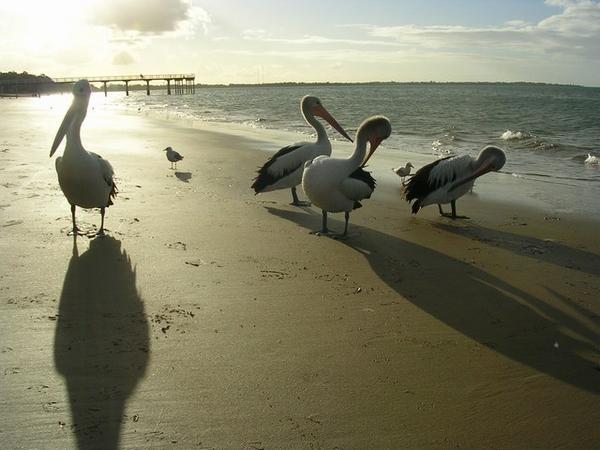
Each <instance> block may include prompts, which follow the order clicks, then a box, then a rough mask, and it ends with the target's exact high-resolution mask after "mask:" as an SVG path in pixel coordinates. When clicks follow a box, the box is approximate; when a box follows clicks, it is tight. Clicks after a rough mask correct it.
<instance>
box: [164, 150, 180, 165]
mask: <svg viewBox="0 0 600 450" xmlns="http://www.w3.org/2000/svg"><path fill="white" fill-rule="evenodd" d="M163 152H167V159H168V160H169V161H171V169H173V163H175V169H177V161H181V160H182V159H183V156H181V155H180V154H179V153H177V152H176V151H175V150H173V149H172V148H171V147H167V148H165V149H164V150H163Z"/></svg>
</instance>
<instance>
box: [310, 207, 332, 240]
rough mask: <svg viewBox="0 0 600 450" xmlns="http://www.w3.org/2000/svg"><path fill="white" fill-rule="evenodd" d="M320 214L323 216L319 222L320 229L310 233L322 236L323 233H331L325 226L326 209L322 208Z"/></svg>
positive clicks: (326, 234)
mask: <svg viewBox="0 0 600 450" xmlns="http://www.w3.org/2000/svg"><path fill="white" fill-rule="evenodd" d="M321 214H322V217H323V220H322V223H321V229H320V230H319V231H311V232H310V234H315V235H317V236H323V235H325V236H329V235H330V234H332V233H331V232H330V231H329V228H327V211H325V210H324V209H322V210H321Z"/></svg>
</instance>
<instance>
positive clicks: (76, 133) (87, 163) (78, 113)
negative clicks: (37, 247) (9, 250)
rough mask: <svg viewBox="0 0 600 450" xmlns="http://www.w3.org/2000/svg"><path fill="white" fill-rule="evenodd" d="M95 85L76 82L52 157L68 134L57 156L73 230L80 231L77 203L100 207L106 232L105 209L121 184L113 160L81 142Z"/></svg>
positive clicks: (59, 173)
mask: <svg viewBox="0 0 600 450" xmlns="http://www.w3.org/2000/svg"><path fill="white" fill-rule="evenodd" d="M91 93H92V89H91V87H90V83H88V81H87V80H79V81H78V82H77V83H75V84H74V85H73V103H71V106H70V108H69V109H68V111H67V113H66V114H65V117H64V119H63V121H62V123H61V124H60V127H59V129H58V132H57V133H56V137H55V138H54V142H53V143H52V149H51V150H50V157H52V155H54V152H55V151H56V149H57V148H58V146H59V145H60V143H61V142H62V140H63V138H64V137H65V135H66V137H67V144H66V146H65V151H64V152H63V156H62V157H58V158H56V164H55V166H56V173H57V174H58V184H59V185H60V188H61V190H62V191H63V194H64V195H65V197H66V198H67V201H68V202H69V203H70V205H71V218H72V220H73V234H74V235H77V234H79V229H78V228H77V225H76V223H75V207H76V206H79V207H80V208H100V215H101V217H102V220H101V224H100V229H99V230H98V233H97V234H98V235H103V234H104V209H105V208H108V207H109V206H110V205H112V204H113V202H112V200H113V198H114V197H115V196H116V195H117V186H116V185H115V181H114V179H113V175H114V173H113V168H112V166H111V165H110V163H109V162H108V161H107V160H105V159H102V157H101V156H100V155H97V154H96V153H92V152H88V151H87V150H86V149H85V148H83V145H82V144H81V135H80V132H81V124H82V123H83V121H84V119H85V115H86V113H87V108H88V103H89V101H90V95H91Z"/></svg>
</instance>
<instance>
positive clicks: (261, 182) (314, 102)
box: [251, 95, 352, 206]
mask: <svg viewBox="0 0 600 450" xmlns="http://www.w3.org/2000/svg"><path fill="white" fill-rule="evenodd" d="M300 111H301V112H302V115H303V116H304V120H306V122H307V123H308V124H309V125H310V126H312V127H313V128H314V129H315V131H316V132H317V141H316V142H298V143H296V144H292V145H288V146H287V147H283V148H282V149H281V150H279V151H278V152H277V153H275V154H274V155H273V156H272V157H271V158H269V159H268V160H267V162H266V163H265V164H264V165H263V166H262V167H261V168H260V169H259V170H258V175H257V176H256V178H255V179H254V182H253V183H252V186H251V188H252V189H254V192H255V193H256V194H260V193H261V192H270V191H275V190H278V189H287V188H291V190H292V203H291V204H292V205H295V206H307V203H305V202H300V201H298V195H297V193H296V186H298V185H299V184H300V183H301V182H302V171H303V170H304V163H305V162H306V161H310V160H312V159H313V158H316V157H317V156H320V155H326V156H329V155H331V142H329V137H327V132H326V131H325V127H324V126H323V125H322V124H321V123H320V122H319V121H318V120H317V119H316V117H315V116H317V117H321V118H323V119H325V120H326V121H327V122H328V123H329V124H330V125H331V126H332V127H333V128H335V129H336V130H337V131H338V132H339V133H340V134H341V135H342V136H344V137H345V138H346V139H348V140H349V141H351V142H352V138H350V136H348V134H347V133H346V131H345V130H344V129H343V128H342V127H341V125H340V124H339V123H338V122H337V121H336V120H335V119H334V118H333V116H332V115H331V114H329V112H328V111H327V110H326V109H325V107H324V106H323V104H322V103H321V100H319V99H318V98H317V97H313V96H310V95H307V96H306V97H303V98H302V100H301V101H300Z"/></svg>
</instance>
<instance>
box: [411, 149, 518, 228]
mask: <svg viewBox="0 0 600 450" xmlns="http://www.w3.org/2000/svg"><path fill="white" fill-rule="evenodd" d="M505 162H506V155H505V154H504V152H503V151H502V150H501V149H499V148H498V147H493V146H491V145H489V146H487V147H484V148H483V149H482V150H481V151H480V152H479V155H478V156H477V158H473V157H471V156H468V155H464V156H448V157H446V158H442V159H438V160H437V161H434V162H432V163H429V164H427V165H426V166H423V167H421V168H420V169H419V170H417V172H416V173H415V175H414V176H413V177H412V178H411V179H410V180H408V182H407V183H406V186H405V188H404V195H405V198H406V201H407V202H409V203H410V202H411V201H412V200H415V202H414V203H413V204H412V212H413V214H416V213H417V212H419V209H421V208H423V207H424V206H427V205H431V204H433V203H437V205H438V209H439V211H440V214H441V215H442V216H445V217H451V218H452V219H456V218H462V219H466V218H467V217H466V216H457V215H456V200H457V199H458V198H460V197H462V196H463V195H465V194H466V193H467V192H469V190H470V189H471V188H472V187H473V184H474V183H475V179H476V178H478V177H480V176H481V175H484V174H486V173H488V172H491V171H494V172H497V171H498V170H500V169H501V168H502V166H504V163H505ZM444 203H450V205H451V206H452V214H447V213H444V211H443V210H442V206H441V205H442V204H444Z"/></svg>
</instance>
